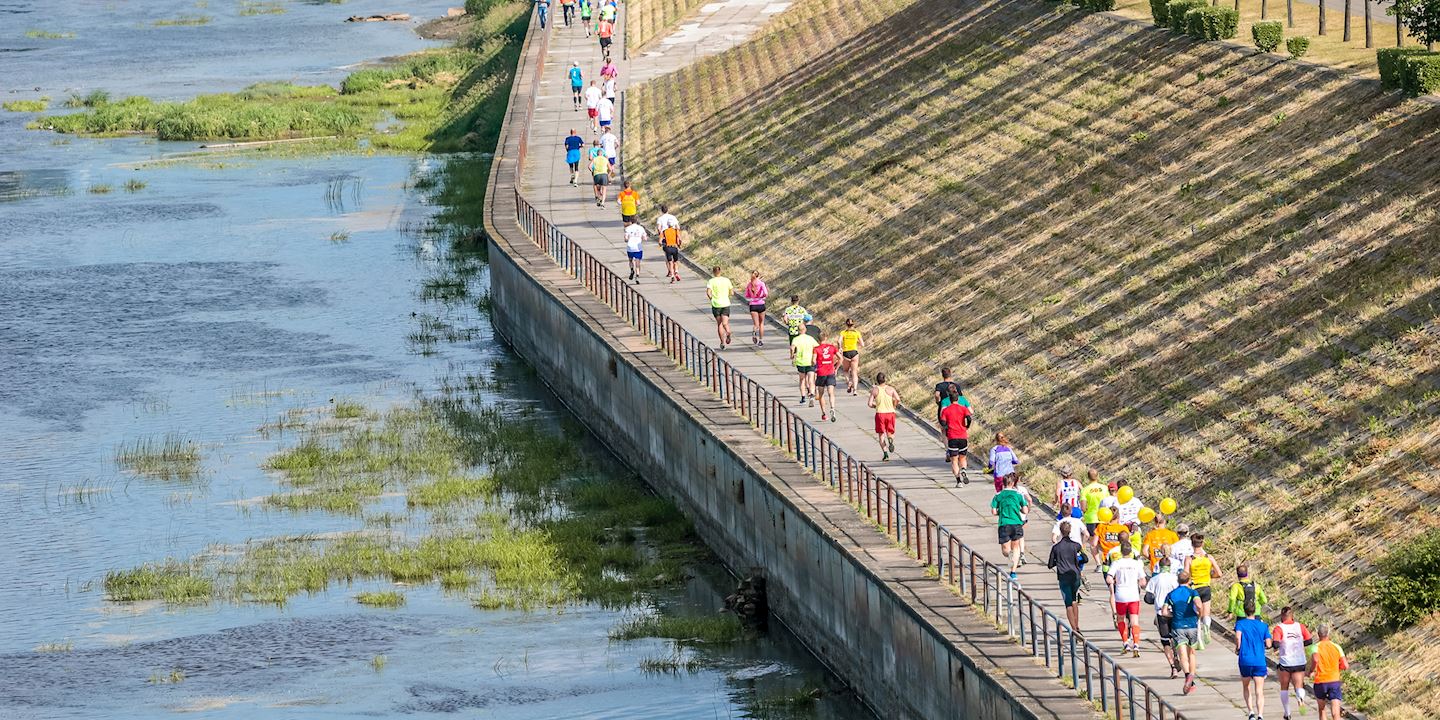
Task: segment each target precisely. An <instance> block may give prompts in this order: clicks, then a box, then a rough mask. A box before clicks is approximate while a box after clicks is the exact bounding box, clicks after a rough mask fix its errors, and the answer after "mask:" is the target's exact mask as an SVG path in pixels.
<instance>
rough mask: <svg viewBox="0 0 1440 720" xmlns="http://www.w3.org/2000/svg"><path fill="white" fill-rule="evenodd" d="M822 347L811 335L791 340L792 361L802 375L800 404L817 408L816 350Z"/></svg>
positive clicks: (797, 336)
mask: <svg viewBox="0 0 1440 720" xmlns="http://www.w3.org/2000/svg"><path fill="white" fill-rule="evenodd" d="M817 347H820V343H819V341H817V340H816V339H815V338H814V337H813V336H811V335H810V333H800V334H799V335H796V336H795V337H793V338H791V339H790V361H791V362H792V363H794V364H795V372H796V373H798V374H799V375H800V402H801V403H805V402H807V401H808V402H809V403H810V407H815V348H817Z"/></svg>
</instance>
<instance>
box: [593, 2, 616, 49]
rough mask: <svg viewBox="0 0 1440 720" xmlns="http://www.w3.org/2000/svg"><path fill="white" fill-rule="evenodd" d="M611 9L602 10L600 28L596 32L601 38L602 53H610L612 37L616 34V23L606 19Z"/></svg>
mask: <svg viewBox="0 0 1440 720" xmlns="http://www.w3.org/2000/svg"><path fill="white" fill-rule="evenodd" d="M609 9H610V6H609V5H605V6H604V7H601V8H600V26H599V30H598V31H597V32H596V34H597V35H599V36H600V52H602V53H608V52H610V36H611V35H612V34H614V32H615V23H614V22H612V21H610V20H606V19H605V13H606V11H608V10H609Z"/></svg>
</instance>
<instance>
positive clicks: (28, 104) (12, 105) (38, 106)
mask: <svg viewBox="0 0 1440 720" xmlns="http://www.w3.org/2000/svg"><path fill="white" fill-rule="evenodd" d="M0 107H4V108H5V109H6V110H8V111H10V112H28V113H36V112H45V109H46V108H48V107H50V98H48V97H42V98H40V99H38V100H7V101H6V102H5V103H4V104H3V105H0Z"/></svg>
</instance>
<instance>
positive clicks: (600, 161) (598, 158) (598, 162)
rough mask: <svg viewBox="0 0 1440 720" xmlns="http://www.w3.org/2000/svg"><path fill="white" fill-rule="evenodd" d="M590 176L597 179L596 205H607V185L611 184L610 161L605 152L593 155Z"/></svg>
mask: <svg viewBox="0 0 1440 720" xmlns="http://www.w3.org/2000/svg"><path fill="white" fill-rule="evenodd" d="M590 176H591V177H592V178H594V180H595V207H602V208H603V207H605V186H606V185H609V184H610V161H608V160H606V159H605V154H604V153H600V154H596V155H592V156H591V158H590Z"/></svg>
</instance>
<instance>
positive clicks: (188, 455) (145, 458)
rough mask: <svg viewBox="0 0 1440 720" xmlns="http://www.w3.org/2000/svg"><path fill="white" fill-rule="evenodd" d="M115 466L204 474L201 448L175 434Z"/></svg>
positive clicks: (166, 476) (126, 452)
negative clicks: (201, 468)
mask: <svg viewBox="0 0 1440 720" xmlns="http://www.w3.org/2000/svg"><path fill="white" fill-rule="evenodd" d="M105 192H109V191H108V190H106V191H105ZM115 464H116V465H118V466H119V467H120V469H121V470H125V471H126V472H129V473H132V474H135V475H140V476H142V477H149V478H155V479H159V480H191V479H194V478H196V477H198V476H199V475H200V446H199V445H198V444H196V443H195V441H193V440H187V439H185V438H184V437H181V436H180V435H176V434H174V433H169V434H166V435H164V436H161V437H159V438H140V439H138V440H132V441H130V442H128V443H126V444H124V445H121V446H120V447H118V448H116V449H115Z"/></svg>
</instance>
